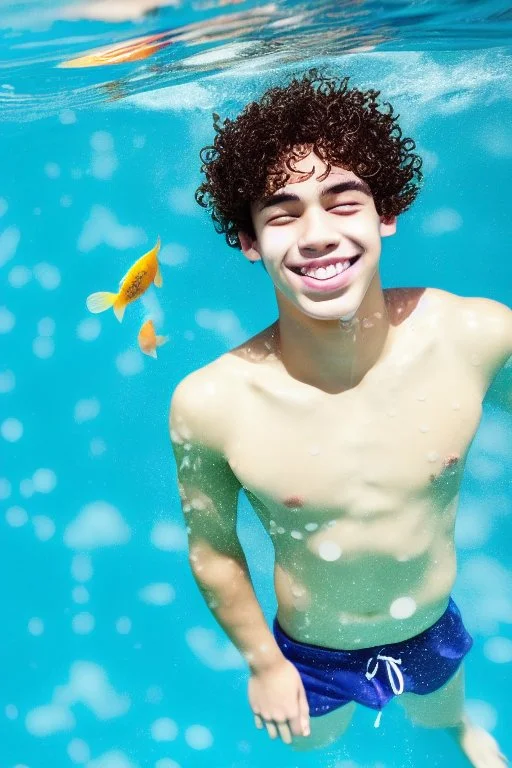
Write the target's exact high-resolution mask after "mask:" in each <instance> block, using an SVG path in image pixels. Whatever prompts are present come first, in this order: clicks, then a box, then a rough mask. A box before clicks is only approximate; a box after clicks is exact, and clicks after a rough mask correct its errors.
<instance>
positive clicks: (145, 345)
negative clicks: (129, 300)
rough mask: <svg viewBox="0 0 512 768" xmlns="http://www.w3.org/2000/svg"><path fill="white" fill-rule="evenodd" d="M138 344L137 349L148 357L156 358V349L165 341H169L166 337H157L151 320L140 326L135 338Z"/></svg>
mask: <svg viewBox="0 0 512 768" xmlns="http://www.w3.org/2000/svg"><path fill="white" fill-rule="evenodd" d="M137 341H138V342H139V348H140V350H141V352H144V354H145V355H149V356H150V357H156V348H157V347H161V346H162V344H165V342H166V341H169V337H168V336H157V335H156V333H155V326H154V325H153V321H152V320H146V322H145V323H143V324H142V327H141V329H140V331H139V335H138V337H137Z"/></svg>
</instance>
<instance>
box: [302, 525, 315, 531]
mask: <svg viewBox="0 0 512 768" xmlns="http://www.w3.org/2000/svg"><path fill="white" fill-rule="evenodd" d="M304 528H305V529H306V531H316V529H317V528H318V523H306V525H305V526H304Z"/></svg>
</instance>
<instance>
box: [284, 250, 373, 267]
mask: <svg viewBox="0 0 512 768" xmlns="http://www.w3.org/2000/svg"><path fill="white" fill-rule="evenodd" d="M360 255H361V254H360V253H353V254H352V255H351V256H326V257H325V258H323V259H322V258H317V259H311V261H304V262H303V263H302V264H288V268H289V269H319V268H320V267H328V266H329V264H338V263H339V262H342V261H349V260H350V259H355V258H356V256H360Z"/></svg>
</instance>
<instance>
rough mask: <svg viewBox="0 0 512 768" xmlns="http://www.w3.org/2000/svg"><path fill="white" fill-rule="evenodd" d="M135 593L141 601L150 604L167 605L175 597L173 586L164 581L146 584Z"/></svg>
mask: <svg viewBox="0 0 512 768" xmlns="http://www.w3.org/2000/svg"><path fill="white" fill-rule="evenodd" d="M137 594H138V596H139V599H140V600H142V602H143V603H149V604H150V605H169V603H172V601H173V600H174V598H175V597H176V592H175V591H174V588H173V587H172V586H171V585H170V584H167V583H165V582H160V583H155V584H148V585H147V586H146V587H143V588H142V589H139V591H138V593H137Z"/></svg>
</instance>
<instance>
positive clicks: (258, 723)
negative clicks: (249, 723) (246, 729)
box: [254, 715, 263, 730]
mask: <svg viewBox="0 0 512 768" xmlns="http://www.w3.org/2000/svg"><path fill="white" fill-rule="evenodd" d="M254 725H255V726H256V728H259V729H260V730H261V728H263V720H262V719H261V717H260V715H254Z"/></svg>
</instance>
